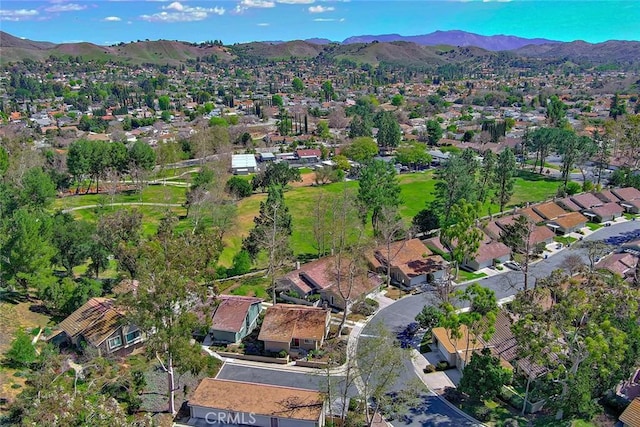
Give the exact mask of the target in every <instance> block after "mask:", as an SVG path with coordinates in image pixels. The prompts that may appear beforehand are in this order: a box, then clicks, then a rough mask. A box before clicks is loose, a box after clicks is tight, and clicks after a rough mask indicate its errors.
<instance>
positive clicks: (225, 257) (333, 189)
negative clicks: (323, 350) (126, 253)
mask: <svg viewBox="0 0 640 427" xmlns="http://www.w3.org/2000/svg"><path fill="white" fill-rule="evenodd" d="M183 172H184V171H183ZM312 176H313V173H312V172H310V171H308V170H304V171H303V178H305V179H304V183H303V184H299V183H295V185H292V186H291V188H289V189H288V190H287V191H286V193H285V201H286V203H287V206H288V207H289V211H290V212H291V215H292V217H293V235H292V238H291V244H292V249H293V252H294V253H295V254H296V255H303V254H315V252H316V249H315V247H314V243H313V211H314V206H315V203H316V200H317V198H318V197H319V195H320V194H324V195H326V196H328V197H329V198H331V197H332V195H334V196H336V195H337V194H338V193H340V192H342V191H344V189H345V188H346V189H348V190H350V191H353V192H356V191H357V189H358V183H357V182H356V181H347V182H340V183H333V184H327V185H323V186H313V185H310V184H311V182H312V181H313V180H312V179H311V177H312ZM398 181H399V183H400V189H401V198H402V202H403V203H402V206H401V207H400V214H401V216H402V218H403V219H404V220H405V222H406V223H407V224H410V222H411V219H412V218H413V217H414V216H415V215H416V214H417V213H418V212H420V210H422V209H424V207H425V205H426V203H427V202H430V201H432V200H433V198H434V197H433V192H434V188H435V182H436V181H435V180H434V179H433V172H432V171H428V172H422V173H408V174H402V175H400V176H399V177H398ZM558 186H559V181H557V180H553V179H550V178H547V177H543V176H540V175H537V174H534V173H531V172H528V171H519V173H518V176H517V178H516V180H515V187H514V190H515V191H514V195H513V197H512V199H511V202H510V203H509V204H508V206H507V207H510V206H515V205H522V204H524V203H526V202H537V201H541V200H545V199H548V198H550V197H552V196H553V195H554V194H555V193H556V190H557V188H558ZM185 193H186V192H185V188H181V187H175V186H170V185H166V186H164V185H150V186H147V187H145V188H144V190H143V191H142V194H136V193H131V192H130V193H123V194H118V195H115V196H114V197H113V198H112V197H111V196H109V195H104V194H100V195H97V194H87V195H77V196H69V197H64V198H59V199H56V201H55V203H54V206H53V208H54V209H74V208H75V209H77V208H79V207H83V206H93V207H90V208H87V209H80V210H74V211H73V214H74V215H75V216H76V217H77V218H82V219H85V220H88V221H94V220H95V219H96V218H97V216H98V214H99V213H100V212H101V211H107V212H108V211H109V210H110V209H118V208H119V207H110V206H105V205H106V204H110V203H112V202H113V203H140V202H142V203H158V204H174V205H182V204H183V203H184V202H185ZM265 198H266V194H254V195H252V196H251V197H247V198H245V199H242V200H240V201H239V202H238V211H237V216H236V223H235V226H234V227H233V228H232V229H231V230H229V231H228V232H227V233H226V235H225V238H224V243H225V249H224V251H223V252H222V255H221V257H220V264H221V265H223V266H225V267H230V266H231V264H232V259H233V256H234V255H235V254H236V253H237V252H238V251H239V250H240V248H241V246H242V239H243V238H244V237H245V236H246V235H247V234H248V233H249V230H251V228H252V227H253V218H254V217H255V216H256V215H257V214H258V212H259V209H260V202H261V201H263V200H265ZM129 208H131V209H133V208H135V209H138V210H139V211H140V212H142V214H143V227H144V233H145V234H146V235H149V234H151V233H153V232H155V230H156V229H157V223H158V221H159V220H160V218H162V217H163V216H164V215H165V214H166V212H167V209H171V210H172V211H173V212H175V213H176V214H177V215H178V216H184V215H185V214H186V210H185V209H184V208H183V207H177V206H173V207H167V206H131V207H129ZM497 210H498V207H497V206H496V205H495V204H491V203H488V202H487V203H486V204H485V206H483V208H482V211H481V214H482V215H485V214H487V213H489V211H491V212H492V213H496V212H497ZM189 226H190V223H189V220H188V219H182V220H181V223H180V226H179V227H181V228H184V229H187V228H189Z"/></svg>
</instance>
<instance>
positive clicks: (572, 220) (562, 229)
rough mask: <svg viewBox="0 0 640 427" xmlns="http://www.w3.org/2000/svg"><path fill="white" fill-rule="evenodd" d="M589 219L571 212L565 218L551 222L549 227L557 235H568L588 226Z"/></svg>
mask: <svg viewBox="0 0 640 427" xmlns="http://www.w3.org/2000/svg"><path fill="white" fill-rule="evenodd" d="M587 221H588V219H587V217H585V216H584V215H582V214H581V213H580V212H570V213H568V214H566V215H564V216H561V217H558V218H556V219H554V220H553V221H549V222H548V223H547V226H548V227H549V228H551V229H552V230H554V232H555V233H556V234H568V233H573V232H574V231H578V230H580V229H581V228H583V227H584V226H586V225H587Z"/></svg>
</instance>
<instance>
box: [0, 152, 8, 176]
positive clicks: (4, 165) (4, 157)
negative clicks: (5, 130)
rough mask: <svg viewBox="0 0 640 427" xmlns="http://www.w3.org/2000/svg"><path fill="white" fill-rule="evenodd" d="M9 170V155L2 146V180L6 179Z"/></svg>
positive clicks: (0, 174)
mask: <svg viewBox="0 0 640 427" xmlns="http://www.w3.org/2000/svg"><path fill="white" fill-rule="evenodd" d="M7 169H9V153H7V150H5V148H4V147H1V146H0V178H3V177H4V174H5V173H7Z"/></svg>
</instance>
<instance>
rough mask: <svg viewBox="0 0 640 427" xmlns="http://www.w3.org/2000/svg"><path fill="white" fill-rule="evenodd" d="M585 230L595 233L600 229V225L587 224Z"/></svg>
mask: <svg viewBox="0 0 640 427" xmlns="http://www.w3.org/2000/svg"><path fill="white" fill-rule="evenodd" d="M587 228H589V230H591V231H596V230H598V229H600V228H602V224H598V223H597V222H588V223H587Z"/></svg>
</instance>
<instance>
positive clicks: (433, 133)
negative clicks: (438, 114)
mask: <svg viewBox="0 0 640 427" xmlns="http://www.w3.org/2000/svg"><path fill="white" fill-rule="evenodd" d="M442 132H443V131H442V127H441V126H440V123H438V121H437V120H427V141H428V142H429V145H436V144H438V141H440V139H441V138H442Z"/></svg>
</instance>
